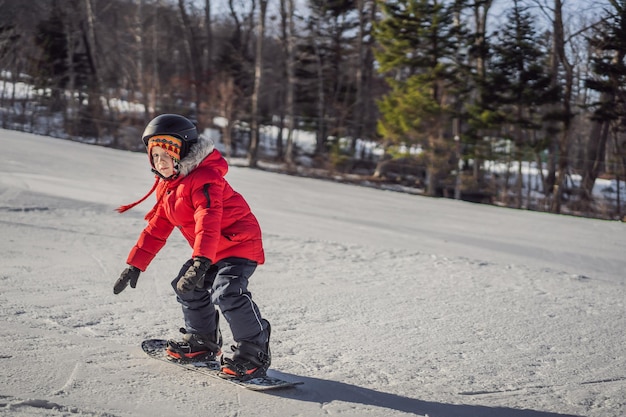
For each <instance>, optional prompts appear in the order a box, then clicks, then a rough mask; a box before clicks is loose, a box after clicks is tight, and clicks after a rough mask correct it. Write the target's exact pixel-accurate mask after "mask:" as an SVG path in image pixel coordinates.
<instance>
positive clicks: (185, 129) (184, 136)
mask: <svg viewBox="0 0 626 417" xmlns="http://www.w3.org/2000/svg"><path fill="white" fill-rule="evenodd" d="M156 135H170V136H175V137H177V138H179V139H181V140H182V141H183V144H182V148H181V150H180V159H183V158H184V157H185V156H186V155H187V153H188V152H189V148H190V147H191V145H193V144H194V143H196V142H198V129H196V125H195V124H193V122H192V121H191V120H189V119H187V118H186V117H183V116H180V115H178V114H162V115H160V116H157V117H155V118H154V119H152V120H151V121H150V123H148V126H146V128H145V129H144V131H143V135H142V138H141V139H142V141H143V144H144V145H145V146H148V140H149V139H150V138H151V137H152V136H156Z"/></svg>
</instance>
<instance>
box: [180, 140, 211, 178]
mask: <svg viewBox="0 0 626 417" xmlns="http://www.w3.org/2000/svg"><path fill="white" fill-rule="evenodd" d="M214 149H215V144H214V143H213V140H212V139H211V138H208V137H205V136H200V137H199V138H198V142H196V143H195V144H194V145H192V146H191V149H189V153H188V154H187V155H186V156H185V157H184V158H183V159H181V160H180V164H179V176H181V177H185V176H187V175H189V173H190V172H191V171H193V170H194V169H196V168H197V167H198V165H200V163H201V162H202V161H203V160H204V158H206V157H207V156H209V155H210V154H211V153H212V152H213V150H214Z"/></svg>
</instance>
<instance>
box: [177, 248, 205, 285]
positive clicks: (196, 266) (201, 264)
mask: <svg viewBox="0 0 626 417" xmlns="http://www.w3.org/2000/svg"><path fill="white" fill-rule="evenodd" d="M210 266H211V260H210V259H207V258H204V257H202V256H198V257H195V258H193V264H191V266H190V267H189V268H188V269H187V272H185V274H184V275H183V276H182V277H180V279H179V280H178V283H177V284H176V290H177V291H178V292H179V293H181V294H184V293H186V292H189V291H191V290H193V289H194V288H195V287H196V286H197V287H198V288H202V286H203V285H204V274H206V272H207V271H208V270H209V267H210Z"/></svg>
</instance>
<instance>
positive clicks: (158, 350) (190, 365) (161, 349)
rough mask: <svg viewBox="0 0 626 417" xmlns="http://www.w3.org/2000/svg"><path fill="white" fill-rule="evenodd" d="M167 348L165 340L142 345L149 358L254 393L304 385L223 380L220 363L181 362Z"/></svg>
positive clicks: (269, 380)
mask: <svg viewBox="0 0 626 417" xmlns="http://www.w3.org/2000/svg"><path fill="white" fill-rule="evenodd" d="M166 346H167V341H166V340H163V339H148V340H144V341H143V342H142V343H141V348H142V349H143V351H144V352H146V354H147V355H148V356H150V357H152V358H154V359H158V360H160V361H163V362H168V363H171V364H174V365H177V366H179V367H181V368H184V369H187V370H190V371H194V372H198V373H201V374H202V375H206V376H209V377H211V378H215V379H219V380H220V381H226V382H230V383H231V384H234V385H238V386H240V387H242V388H246V389H249V390H252V391H267V390H273V389H284V388H291V387H294V386H296V385H300V384H303V382H289V381H285V380H283V379H280V378H277V377H273V376H269V375H267V376H264V377H261V378H253V379H249V380H247V381H240V380H238V379H232V378H223V377H221V376H220V375H219V373H220V368H221V366H220V363H219V362H218V361H206V360H204V361H203V360H198V361H180V360H178V359H176V358H172V357H171V356H169V355H168V354H167V353H166V352H165V347H166Z"/></svg>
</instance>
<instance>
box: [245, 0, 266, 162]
mask: <svg viewBox="0 0 626 417" xmlns="http://www.w3.org/2000/svg"><path fill="white" fill-rule="evenodd" d="M267 1H268V0H260V2H259V16H258V24H257V28H258V29H257V38H256V58H255V61H254V87H253V92H252V110H251V115H250V116H251V118H250V119H251V123H250V131H251V132H250V148H249V149H248V163H249V164H250V166H251V167H256V166H257V163H258V150H259V96H260V94H261V80H262V76H263V40H264V38H265V14H266V12H267Z"/></svg>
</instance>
